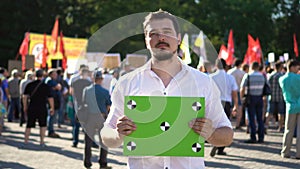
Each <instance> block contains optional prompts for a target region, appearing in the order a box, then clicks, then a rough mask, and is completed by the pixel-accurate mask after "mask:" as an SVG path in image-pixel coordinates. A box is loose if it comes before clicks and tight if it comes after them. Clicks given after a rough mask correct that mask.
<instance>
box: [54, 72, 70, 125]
mask: <svg viewBox="0 0 300 169" xmlns="http://www.w3.org/2000/svg"><path fill="white" fill-rule="evenodd" d="M63 74H64V73H63V70H62V68H57V79H56V81H57V83H59V84H60V85H61V90H60V92H59V93H60V106H59V110H58V128H61V125H62V124H64V123H65V109H66V106H65V105H66V98H67V94H68V88H69V86H68V83H67V82H66V81H65V80H64V79H63Z"/></svg>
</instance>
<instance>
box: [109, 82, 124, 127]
mask: <svg viewBox="0 0 300 169" xmlns="http://www.w3.org/2000/svg"><path fill="white" fill-rule="evenodd" d="M124 86H125V85H120V83H117V85H116V87H115V89H114V91H113V93H112V96H111V102H112V105H111V108H110V113H109V114H108V117H107V119H106V121H105V124H104V125H105V126H106V127H109V128H112V129H116V128H117V121H118V119H119V118H120V117H122V116H123V115H124V107H123V105H124V92H122V91H123V89H124Z"/></svg>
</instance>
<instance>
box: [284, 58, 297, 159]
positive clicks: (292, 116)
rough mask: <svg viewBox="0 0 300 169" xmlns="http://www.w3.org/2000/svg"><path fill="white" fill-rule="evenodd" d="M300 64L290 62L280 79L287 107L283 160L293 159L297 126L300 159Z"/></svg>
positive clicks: (294, 61)
mask: <svg viewBox="0 0 300 169" xmlns="http://www.w3.org/2000/svg"><path fill="white" fill-rule="evenodd" d="M299 71H300V63H299V61H297V60H290V61H288V63H287V73H286V74H285V75H283V76H281V77H280V78H279V85H280V87H281V89H282V94H283V98H284V101H285V105H286V116H285V127H284V134H283V143H282V150H281V157H282V158H290V157H291V146H292V143H293V134H294V131H295V128H296V126H297V129H296V130H297V134H296V135H297V139H296V140H297V141H296V159H300V90H299V84H300V75H299V74H297V73H298V72H299Z"/></svg>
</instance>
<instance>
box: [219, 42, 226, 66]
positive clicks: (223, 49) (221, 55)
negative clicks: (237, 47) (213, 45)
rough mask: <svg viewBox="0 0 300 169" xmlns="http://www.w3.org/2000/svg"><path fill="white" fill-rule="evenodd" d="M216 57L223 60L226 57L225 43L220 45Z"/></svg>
mask: <svg viewBox="0 0 300 169" xmlns="http://www.w3.org/2000/svg"><path fill="white" fill-rule="evenodd" d="M218 58H219V59H220V58H222V59H224V60H225V61H226V60H227V59H228V50H227V48H226V46H225V45H221V47H220V51H219V55H218ZM226 64H227V62H226Z"/></svg>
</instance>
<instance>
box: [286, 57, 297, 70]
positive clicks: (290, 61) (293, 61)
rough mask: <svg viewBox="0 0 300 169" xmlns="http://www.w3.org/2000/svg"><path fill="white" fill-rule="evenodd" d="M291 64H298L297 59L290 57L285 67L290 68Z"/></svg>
mask: <svg viewBox="0 0 300 169" xmlns="http://www.w3.org/2000/svg"><path fill="white" fill-rule="evenodd" d="M293 66H300V63H299V61H297V60H294V59H291V60H289V61H288V62H287V67H288V68H289V69H290V68H291V67H293Z"/></svg>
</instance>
